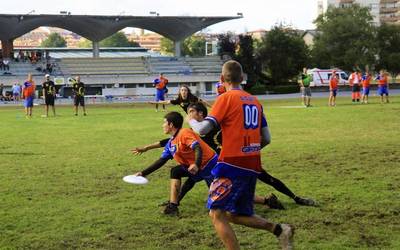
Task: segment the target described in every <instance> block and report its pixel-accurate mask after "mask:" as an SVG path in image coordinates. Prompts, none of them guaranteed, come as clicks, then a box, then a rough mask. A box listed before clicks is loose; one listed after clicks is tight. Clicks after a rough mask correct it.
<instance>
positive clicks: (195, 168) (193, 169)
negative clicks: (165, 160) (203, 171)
mask: <svg viewBox="0 0 400 250" xmlns="http://www.w3.org/2000/svg"><path fill="white" fill-rule="evenodd" d="M188 171H189V173H191V174H192V175H195V174H197V172H199V167H198V166H197V165H196V164H191V165H190V166H189V168H188Z"/></svg>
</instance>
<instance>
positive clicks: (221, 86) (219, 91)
mask: <svg viewBox="0 0 400 250" xmlns="http://www.w3.org/2000/svg"><path fill="white" fill-rule="evenodd" d="M215 87H216V88H217V94H218V95H222V94H223V93H225V92H226V88H225V86H224V84H223V83H220V82H219V83H217V84H216V85H215Z"/></svg>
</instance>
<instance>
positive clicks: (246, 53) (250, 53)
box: [235, 35, 261, 89]
mask: <svg viewBox="0 0 400 250" xmlns="http://www.w3.org/2000/svg"><path fill="white" fill-rule="evenodd" d="M238 47H239V49H238V52H237V54H236V56H235V59H236V60H237V61H238V62H240V64H242V67H243V71H244V72H245V73H246V74H247V84H246V86H245V87H246V89H247V88H251V87H252V86H253V85H254V84H256V83H257V81H258V74H259V73H260V72H261V69H260V67H257V66H258V65H259V64H258V63H257V61H256V59H255V56H254V54H255V52H254V41H253V38H252V37H251V36H249V35H239V46H238Z"/></svg>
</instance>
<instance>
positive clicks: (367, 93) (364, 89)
mask: <svg viewBox="0 0 400 250" xmlns="http://www.w3.org/2000/svg"><path fill="white" fill-rule="evenodd" d="M363 95H369V87H363Z"/></svg>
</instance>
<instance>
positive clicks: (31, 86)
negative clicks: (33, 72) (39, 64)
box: [22, 81, 36, 98]
mask: <svg viewBox="0 0 400 250" xmlns="http://www.w3.org/2000/svg"><path fill="white" fill-rule="evenodd" d="M35 90H36V86H35V82H34V81H32V82H28V81H26V82H25V83H24V88H23V90H22V94H23V96H24V97H25V98H26V97H28V96H32V95H34V94H35Z"/></svg>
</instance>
